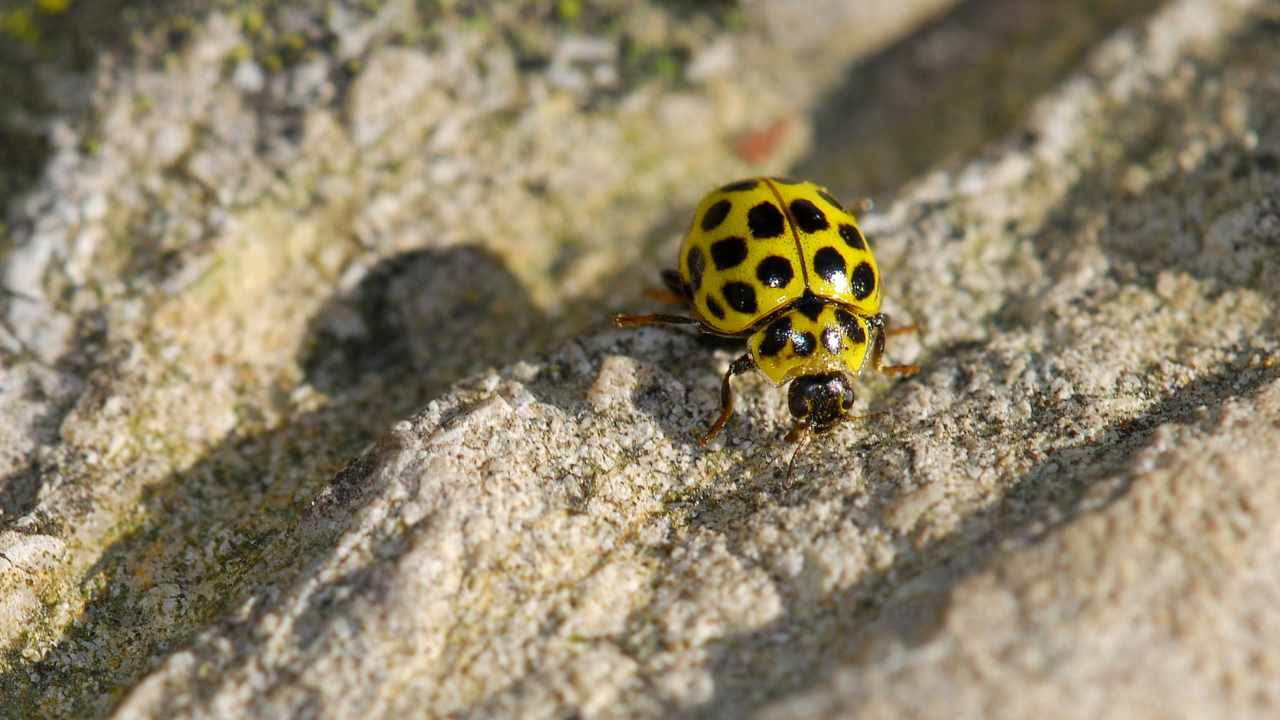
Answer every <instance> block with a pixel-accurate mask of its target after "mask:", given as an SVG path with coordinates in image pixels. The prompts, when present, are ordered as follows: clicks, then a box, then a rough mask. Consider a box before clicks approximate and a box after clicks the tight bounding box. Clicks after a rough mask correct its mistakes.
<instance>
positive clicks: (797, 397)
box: [787, 380, 809, 418]
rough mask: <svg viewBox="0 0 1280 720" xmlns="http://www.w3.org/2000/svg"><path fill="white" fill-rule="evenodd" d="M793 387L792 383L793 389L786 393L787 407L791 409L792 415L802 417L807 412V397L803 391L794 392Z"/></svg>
mask: <svg viewBox="0 0 1280 720" xmlns="http://www.w3.org/2000/svg"><path fill="white" fill-rule="evenodd" d="M796 382H800V381H799V380H797V381H796ZM794 388H795V386H794V385H792V389H793V391H792V392H790V393H787V395H788V397H787V408H788V409H789V410H791V415H792V417H798V418H802V417H804V416H805V415H808V414H809V398H808V397H806V396H805V395H804V393H803V392H794Z"/></svg>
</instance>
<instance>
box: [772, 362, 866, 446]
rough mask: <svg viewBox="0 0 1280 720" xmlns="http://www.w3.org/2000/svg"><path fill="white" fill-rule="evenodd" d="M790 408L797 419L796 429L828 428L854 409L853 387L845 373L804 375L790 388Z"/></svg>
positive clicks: (821, 429)
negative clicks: (850, 385)
mask: <svg viewBox="0 0 1280 720" xmlns="http://www.w3.org/2000/svg"><path fill="white" fill-rule="evenodd" d="M787 407H789V408H790V409H791V415H792V416H793V417H794V418H795V419H796V428H797V429H799V428H802V427H804V428H808V429H810V430H813V431H814V432H822V431H824V430H829V429H830V428H831V427H832V426H833V425H835V424H836V423H838V422H840V421H841V420H843V419H844V418H845V417H846V416H847V415H848V414H849V410H851V409H852V408H853V389H852V388H850V387H849V381H848V379H847V378H846V377H845V375H844V373H839V372H833V373H819V374H814V375H801V376H800V377H798V378H796V379H795V380H792V381H791V387H790V389H788V390H787Z"/></svg>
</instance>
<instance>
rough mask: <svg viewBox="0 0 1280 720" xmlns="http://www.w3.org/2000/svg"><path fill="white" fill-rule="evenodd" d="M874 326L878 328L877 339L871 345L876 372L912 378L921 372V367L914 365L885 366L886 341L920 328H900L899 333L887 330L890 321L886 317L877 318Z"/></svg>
mask: <svg viewBox="0 0 1280 720" xmlns="http://www.w3.org/2000/svg"><path fill="white" fill-rule="evenodd" d="M873 320H874V324H875V326H876V339H875V342H874V343H872V345H871V366H872V367H874V368H875V369H876V372H882V373H884V374H885V375H901V376H910V375H915V374H916V373H917V372H920V366H919V365H914V364H908V365H885V364H884V339H885V338H886V337H888V336H890V335H901V334H903V333H906V332H915V331H917V330H918V328H917V327H916V326H914V325H910V326H908V327H904V328H899V332H897V333H895V332H893V331H892V330H888V329H886V327H885V326H886V325H888V324H889V319H888V318H887V317H885V316H884V315H877V316H875V318H874V319H873Z"/></svg>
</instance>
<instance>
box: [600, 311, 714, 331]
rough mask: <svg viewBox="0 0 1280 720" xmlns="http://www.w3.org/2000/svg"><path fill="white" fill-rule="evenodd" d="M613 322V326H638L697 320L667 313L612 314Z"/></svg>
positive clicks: (694, 322) (692, 323)
mask: <svg viewBox="0 0 1280 720" xmlns="http://www.w3.org/2000/svg"><path fill="white" fill-rule="evenodd" d="M612 319H613V324H614V326H615V327H620V328H624V327H640V326H641V325H697V324H698V321H697V320H695V319H693V318H691V317H685V316H683V315H667V314H665V313H654V314H652V315H614V316H613V318H612Z"/></svg>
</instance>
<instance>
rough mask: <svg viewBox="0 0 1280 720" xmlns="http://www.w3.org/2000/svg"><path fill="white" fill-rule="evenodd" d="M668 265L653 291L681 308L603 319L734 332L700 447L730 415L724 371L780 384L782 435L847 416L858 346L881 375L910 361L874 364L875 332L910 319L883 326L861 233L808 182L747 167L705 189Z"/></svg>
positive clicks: (904, 368) (802, 436) (881, 342)
mask: <svg viewBox="0 0 1280 720" xmlns="http://www.w3.org/2000/svg"><path fill="white" fill-rule="evenodd" d="M679 266H680V267H679V270H678V271H676V270H667V271H665V272H663V273H662V279H663V282H664V283H665V284H666V286H667V287H668V288H669V291H670V292H658V293H654V294H653V295H654V296H655V297H657V298H659V299H664V300H667V301H670V302H673V303H683V304H685V305H687V307H688V310H689V313H690V315H691V317H685V316H682V315H667V314H652V315H615V316H614V317H613V323H614V325H616V326H617V327H636V326H640V325H697V326H699V329H700V330H701V331H702V332H704V333H707V334H710V335H715V336H719V337H727V338H742V339H745V340H746V345H747V352H746V353H744V354H743V355H742V356H741V357H739V358H738V359H736V360H734V361H733V362H732V363H730V364H729V369H728V370H727V371H726V372H725V374H724V379H723V381H722V383H721V385H720V415H719V417H717V418H716V420H715V422H714V423H712V425H711V427H710V429H708V430H707V432H706V434H704V435H703V436H702V437H701V439H700V441H699V444H700V445H702V447H706V446H707V445H708V444H709V443H710V442H711V441H712V440H713V439H715V437H716V435H718V434H719V433H720V431H721V430H722V429H723V428H724V426H725V423H727V422H728V421H729V417H730V416H731V415H732V414H733V389H732V387H731V386H730V383H729V381H730V379H731V378H733V376H734V375H739V374H742V373H745V372H747V371H749V370H759V371H761V372H763V373H764V375H765V377H767V378H769V380H770V381H772V382H773V383H774V384H775V385H782V384H785V383H788V382H789V383H791V386H790V388H788V391H787V407H788V409H789V410H790V411H791V415H792V416H793V417H794V419H795V425H794V427H793V428H792V430H791V432H789V433H788V434H787V438H786V439H787V440H788V441H790V442H795V441H797V440H800V441H804V440H807V439H808V436H809V432H810V431H812V432H814V433H821V432H824V431H826V430H829V429H831V428H832V427H834V426H835V425H837V424H838V423H840V422H841V421H843V420H846V419H857V418H856V417H855V416H851V415H850V414H849V413H850V410H851V409H852V408H853V389H852V387H851V380H852V376H853V375H856V374H857V373H858V372H859V371H860V370H861V369H862V366H863V364H864V362H866V360H867V357H868V355H870V359H871V365H872V367H874V368H875V369H876V370H877V371H879V372H882V373H885V374H888V375H896V376H908V375H912V374H914V373H915V372H917V371H918V370H919V367H918V366H916V365H886V364H884V362H883V356H884V347H885V338H886V337H889V336H891V335H897V334H900V333H906V332H915V331H916V330H917V328H916V327H915V326H909V327H902V328H897V329H893V330H890V329H889V319H888V318H887V317H886V316H885V315H884V314H883V313H881V312H880V271H879V269H878V268H877V267H876V260H875V257H874V256H872V254H871V247H870V246H869V245H868V244H867V239H866V237H864V236H863V234H862V231H861V230H859V229H858V223H857V220H856V219H855V218H854V216H853V214H852V213H851V212H849V211H848V210H846V209H845V208H844V207H843V206H841V204H840V203H839V202H838V201H837V200H836V199H835V198H834V197H832V196H831V194H830V193H828V192H827V191H826V190H825V189H824V188H822V187H820V186H818V185H815V184H814V183H811V182H802V181H798V180H791V179H789V178H780V177H758V178H751V179H748V180H741V181H738V182H735V183H730V184H729V185H725V186H724V187H722V188H720V189H718V190H715V191H712V192H711V193H710V194H708V195H707V196H706V197H705V198H703V200H702V202H701V203H699V205H698V209H697V211H696V212H695V214H694V217H693V223H692V224H691V225H690V227H689V232H688V233H687V234H686V235H685V238H684V242H683V243H682V244H681V246H680V258H679ZM798 451H799V448H797V452H798ZM793 459H794V457H793Z"/></svg>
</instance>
